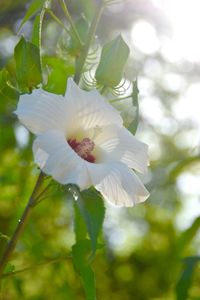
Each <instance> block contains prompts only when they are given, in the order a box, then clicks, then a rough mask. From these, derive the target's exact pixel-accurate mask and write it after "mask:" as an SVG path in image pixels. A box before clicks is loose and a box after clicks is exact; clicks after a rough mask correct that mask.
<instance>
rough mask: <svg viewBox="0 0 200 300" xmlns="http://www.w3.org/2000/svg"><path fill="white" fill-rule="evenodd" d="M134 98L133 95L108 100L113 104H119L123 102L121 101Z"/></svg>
mask: <svg viewBox="0 0 200 300" xmlns="http://www.w3.org/2000/svg"><path fill="white" fill-rule="evenodd" d="M130 97H132V94H130V95H128V96H125V97H121V98H115V99H111V100H108V101H109V102H110V103H113V102H118V101H121V100H125V99H128V98H130Z"/></svg>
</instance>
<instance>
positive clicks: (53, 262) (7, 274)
mask: <svg viewBox="0 0 200 300" xmlns="http://www.w3.org/2000/svg"><path fill="white" fill-rule="evenodd" d="M68 258H70V256H66V257H58V258H52V259H48V260H47V261H44V262H41V263H39V264H37V265H34V266H30V267H27V268H24V269H21V270H18V271H14V272H8V273H5V274H3V275H2V279H4V278H8V277H11V276H15V275H18V274H21V273H24V272H27V271H30V270H33V269H36V268H39V267H41V266H45V265H49V264H55V263H57V262H60V261H63V260H66V259H68Z"/></svg>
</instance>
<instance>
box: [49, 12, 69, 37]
mask: <svg viewBox="0 0 200 300" xmlns="http://www.w3.org/2000/svg"><path fill="white" fill-rule="evenodd" d="M46 12H47V13H49V14H50V16H51V17H52V18H53V19H54V21H55V22H56V23H58V24H59V25H60V26H61V27H62V28H63V29H64V30H65V31H66V32H67V33H68V34H70V31H69V30H68V29H67V27H66V26H65V25H64V24H63V23H62V22H61V21H60V20H59V19H58V17H56V15H55V14H54V13H53V12H52V10H50V9H48V8H47V9H46Z"/></svg>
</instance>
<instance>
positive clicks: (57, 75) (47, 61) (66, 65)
mask: <svg viewBox="0 0 200 300" xmlns="http://www.w3.org/2000/svg"><path fill="white" fill-rule="evenodd" d="M43 66H44V67H45V69H46V70H47V76H48V79H47V83H46V84H45V85H44V89H45V90H47V91H48V92H51V93H55V94H65V91H66V84H67V78H68V77H70V76H72V75H73V74H74V72H75V70H74V64H73V62H72V61H71V60H67V59H66V60H65V59H63V58H61V57H54V56H45V57H43Z"/></svg>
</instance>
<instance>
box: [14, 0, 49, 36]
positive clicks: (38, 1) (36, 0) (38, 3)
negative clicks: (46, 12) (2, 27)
mask: <svg viewBox="0 0 200 300" xmlns="http://www.w3.org/2000/svg"><path fill="white" fill-rule="evenodd" d="M44 3H45V0H33V2H32V4H31V5H30V7H29V8H28V10H27V12H26V14H25V16H24V18H23V20H22V23H21V25H20V27H19V31H20V30H21V29H22V27H23V25H24V24H25V23H26V22H27V21H28V20H29V19H30V18H31V17H32V16H33V15H34V14H36V13H37V12H38V11H39V10H40V9H42V7H43V5H44Z"/></svg>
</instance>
